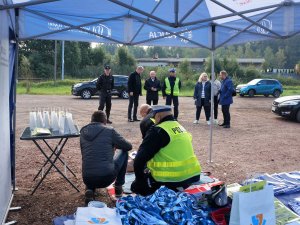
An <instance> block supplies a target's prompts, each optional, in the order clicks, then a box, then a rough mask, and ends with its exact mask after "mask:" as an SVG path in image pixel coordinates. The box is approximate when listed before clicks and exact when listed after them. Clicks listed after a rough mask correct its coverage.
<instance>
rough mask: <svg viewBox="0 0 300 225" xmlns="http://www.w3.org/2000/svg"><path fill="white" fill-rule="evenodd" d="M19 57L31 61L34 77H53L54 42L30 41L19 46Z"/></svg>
mask: <svg viewBox="0 0 300 225" xmlns="http://www.w3.org/2000/svg"><path fill="white" fill-rule="evenodd" d="M19 50H20V51H19V54H20V55H19V57H20V59H21V58H22V56H25V57H26V58H27V59H28V60H29V64H30V68H31V72H32V76H33V77H37V78H47V79H49V78H50V77H52V75H53V65H54V41H48V40H28V41H24V42H21V43H20V45H19Z"/></svg>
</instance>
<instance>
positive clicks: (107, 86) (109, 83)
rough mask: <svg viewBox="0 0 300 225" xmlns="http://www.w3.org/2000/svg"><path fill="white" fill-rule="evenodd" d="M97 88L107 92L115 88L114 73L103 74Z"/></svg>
mask: <svg viewBox="0 0 300 225" xmlns="http://www.w3.org/2000/svg"><path fill="white" fill-rule="evenodd" d="M96 87H97V90H99V91H100V92H107V91H110V90H112V89H113V88H114V77H113V76H112V75H109V76H106V75H105V74H102V75H101V76H100V77H99V78H98V80H97V84H96Z"/></svg>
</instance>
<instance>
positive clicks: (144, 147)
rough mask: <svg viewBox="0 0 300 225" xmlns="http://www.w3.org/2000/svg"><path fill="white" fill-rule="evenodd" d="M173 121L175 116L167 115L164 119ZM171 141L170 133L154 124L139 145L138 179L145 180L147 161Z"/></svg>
mask: <svg viewBox="0 0 300 225" xmlns="http://www.w3.org/2000/svg"><path fill="white" fill-rule="evenodd" d="M168 120H170V121H173V120H174V117H173V116H167V117H165V118H164V119H163V120H162V121H161V123H162V122H164V121H168ZM169 142H170V137H169V135H168V133H167V132H166V131H165V130H163V129H162V128H160V127H158V126H152V127H151V128H150V129H149V130H148V132H147V135H146V137H145V138H144V140H143V142H142V144H141V145H140V147H139V150H138V152H137V155H136V157H135V159H134V173H135V179H136V180H137V181H139V180H144V178H145V177H144V169H145V167H146V165H147V162H148V161H149V160H151V159H152V158H153V157H154V155H155V154H156V153H157V152H159V150H160V149H161V148H163V147H165V146H166V145H167V144H169Z"/></svg>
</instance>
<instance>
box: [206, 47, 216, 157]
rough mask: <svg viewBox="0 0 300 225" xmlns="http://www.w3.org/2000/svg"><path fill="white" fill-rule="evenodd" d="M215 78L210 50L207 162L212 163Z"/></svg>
mask: <svg viewBox="0 0 300 225" xmlns="http://www.w3.org/2000/svg"><path fill="white" fill-rule="evenodd" d="M214 80H215V52H214V51H212V52H211V93H210V103H211V105H210V132H209V154H208V155H209V157H208V163H212V162H213V161H212V137H213V126H214V85H213V82H214Z"/></svg>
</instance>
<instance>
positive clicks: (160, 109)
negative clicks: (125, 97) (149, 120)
mask: <svg viewBox="0 0 300 225" xmlns="http://www.w3.org/2000/svg"><path fill="white" fill-rule="evenodd" d="M151 108H152V111H153V113H154V114H156V113H159V112H168V111H172V106H170V105H153V106H152V107H151Z"/></svg>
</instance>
